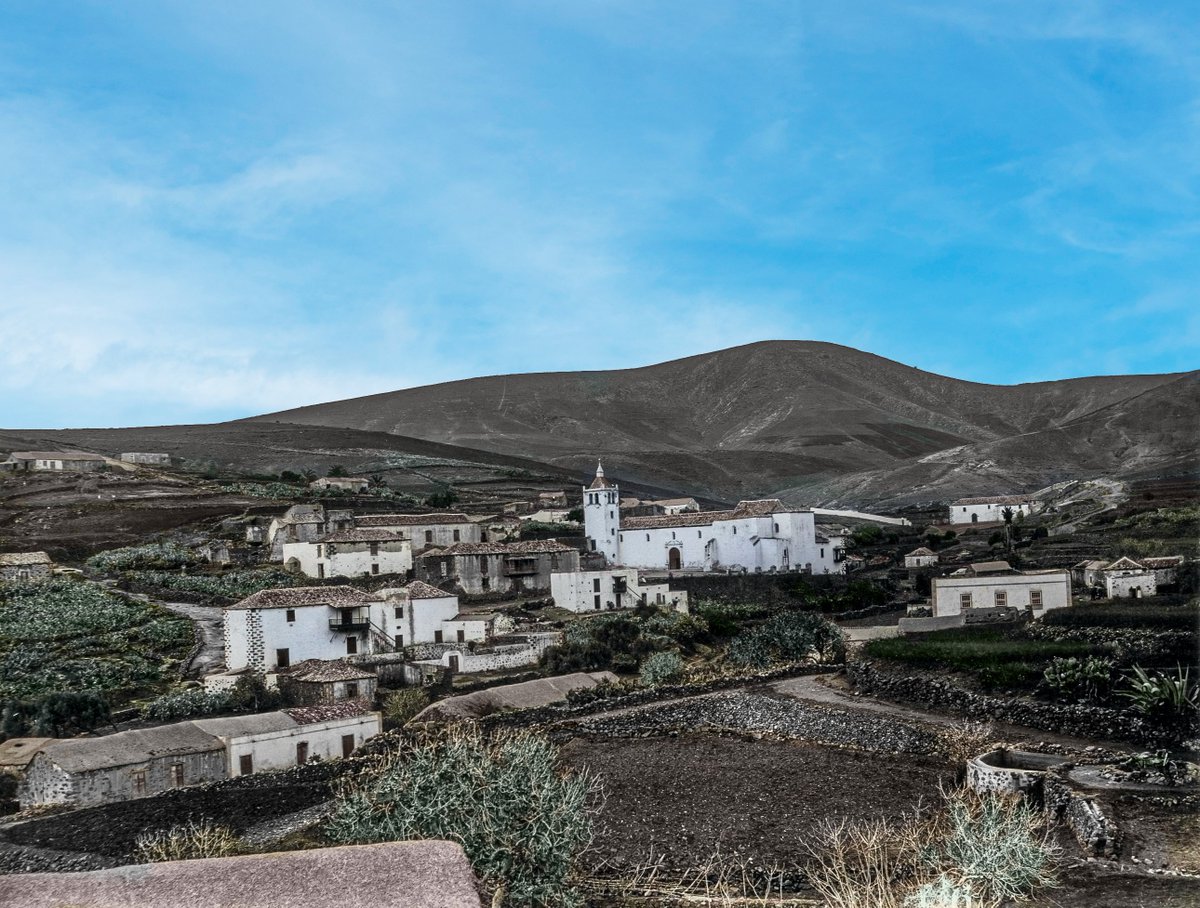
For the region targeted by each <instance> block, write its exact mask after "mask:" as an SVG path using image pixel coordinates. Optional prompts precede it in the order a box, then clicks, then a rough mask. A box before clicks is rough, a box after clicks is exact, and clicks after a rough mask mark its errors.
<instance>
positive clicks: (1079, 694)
mask: <svg viewBox="0 0 1200 908" xmlns="http://www.w3.org/2000/svg"><path fill="white" fill-rule="evenodd" d="M1112 676H1113V661H1112V660H1111V659H1105V658H1103V657H1101V656H1084V657H1083V658H1082V659H1079V658H1076V657H1075V656H1069V657H1067V658H1063V657H1061V656H1060V657H1058V658H1056V659H1052V660H1051V662H1050V664H1049V665H1048V666H1047V667H1046V670H1045V671H1044V672H1043V673H1042V678H1043V683H1044V686H1045V687H1046V688H1047V689H1048V690H1049V692H1050V693H1052V694H1054V695H1055V696H1057V697H1063V698H1066V699H1068V700H1084V701H1087V702H1089V703H1099V702H1101V701H1102V700H1104V698H1105V697H1107V696H1108V693H1109V690H1110V689H1111V688H1112Z"/></svg>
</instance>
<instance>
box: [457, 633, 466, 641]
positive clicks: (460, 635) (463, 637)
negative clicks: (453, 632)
mask: <svg viewBox="0 0 1200 908" xmlns="http://www.w3.org/2000/svg"><path fill="white" fill-rule="evenodd" d="M458 642H459V643H466V642H467V632H466V631H459V632H458Z"/></svg>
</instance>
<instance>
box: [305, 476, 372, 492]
mask: <svg viewBox="0 0 1200 908" xmlns="http://www.w3.org/2000/svg"><path fill="white" fill-rule="evenodd" d="M308 487H309V488H310V489H332V490H334V491H337V492H365V491H366V490H367V489H369V488H370V487H371V480H369V479H367V478H366V477H365V476H322V477H321V478H320V479H314V480H313V481H312V482H310V483H309V484H308Z"/></svg>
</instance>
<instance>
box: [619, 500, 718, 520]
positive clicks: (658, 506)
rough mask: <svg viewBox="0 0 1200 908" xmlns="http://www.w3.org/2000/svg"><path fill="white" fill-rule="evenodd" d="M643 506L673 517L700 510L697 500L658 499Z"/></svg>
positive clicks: (645, 502) (646, 502) (644, 503)
mask: <svg viewBox="0 0 1200 908" xmlns="http://www.w3.org/2000/svg"><path fill="white" fill-rule="evenodd" d="M618 504H619V502H618ZM642 504H643V505H650V506H651V507H652V508H654V510H655V512H656V513H658V514H665V515H667V516H671V517H673V516H675V515H676V514H687V513H694V512H696V511H699V510H700V502H698V501H696V499H695V498H656V499H654V500H653V501H644V502H642Z"/></svg>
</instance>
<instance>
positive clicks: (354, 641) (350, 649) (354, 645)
mask: <svg viewBox="0 0 1200 908" xmlns="http://www.w3.org/2000/svg"><path fill="white" fill-rule="evenodd" d="M357 652H358V637H356V636H355V635H354V634H351V635H350V636H349V637H347V638H346V655H347V656H353V655H354V654H355V653H357Z"/></svg>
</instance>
